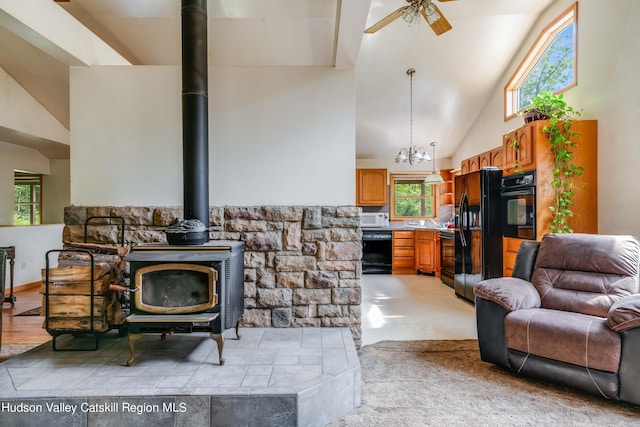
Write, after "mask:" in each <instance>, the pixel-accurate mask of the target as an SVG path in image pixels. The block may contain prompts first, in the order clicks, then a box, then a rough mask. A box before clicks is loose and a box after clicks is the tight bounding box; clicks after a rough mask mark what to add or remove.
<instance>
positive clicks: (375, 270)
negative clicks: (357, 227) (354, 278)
mask: <svg viewBox="0 0 640 427" xmlns="http://www.w3.org/2000/svg"><path fill="white" fill-rule="evenodd" d="M391 241H392V231H391V230H375V229H373V230H362V273H363V274H390V273H391V260H392V258H391V246H392V245H391Z"/></svg>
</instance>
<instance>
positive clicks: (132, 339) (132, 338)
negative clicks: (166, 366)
mask: <svg viewBox="0 0 640 427" xmlns="http://www.w3.org/2000/svg"><path fill="white" fill-rule="evenodd" d="M239 327H240V321H239V320H238V321H237V322H236V327H235V329H236V338H237V339H240V333H239ZM165 336H166V335H165V334H164V333H163V334H162V339H164V338H165ZM209 336H210V337H211V339H212V340H214V341H215V342H216V344H217V345H218V359H219V363H220V366H222V365H224V357H222V350H223V349H224V335H223V333H219V334H214V333H213V332H211V333H209ZM140 338H142V333H129V360H127V362H126V363H125V366H131V365H133V361H134V360H135V354H134V350H135V344H136V341H138V340H139V339H140Z"/></svg>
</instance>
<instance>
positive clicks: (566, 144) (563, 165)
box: [525, 92, 584, 233]
mask: <svg viewBox="0 0 640 427" xmlns="http://www.w3.org/2000/svg"><path fill="white" fill-rule="evenodd" d="M562 98H563V94H559V95H556V94H553V93H551V92H541V93H539V94H538V95H536V97H535V98H534V99H533V100H532V101H531V104H530V105H529V106H528V107H527V108H526V109H525V111H531V110H535V111H536V113H540V114H541V115H543V116H546V118H547V119H548V120H549V126H544V127H543V128H542V131H543V132H544V133H545V134H547V136H548V137H549V142H550V145H551V152H552V153H553V159H554V164H553V171H552V172H553V180H552V181H551V186H552V187H553V189H554V193H555V197H554V203H553V205H551V206H549V209H550V210H551V214H552V222H551V226H550V227H549V230H550V231H551V232H552V233H572V232H573V229H572V228H571V227H569V225H568V220H569V218H571V217H573V216H574V212H573V210H572V209H571V208H572V206H573V202H572V200H571V199H572V198H573V196H574V195H575V194H576V190H577V189H578V188H581V187H583V185H584V184H579V185H576V184H575V182H574V181H575V180H574V178H575V177H578V176H580V175H582V173H583V172H584V168H583V167H582V166H578V165H575V164H574V163H573V151H572V150H573V148H574V147H577V146H578V144H577V143H576V142H575V138H576V137H577V136H579V134H577V133H575V132H573V130H572V125H573V121H574V120H575V119H576V117H578V116H580V115H581V113H582V112H581V111H577V110H575V109H574V108H573V107H571V106H569V105H567V103H566V102H565V101H564V100H563V99H562Z"/></svg>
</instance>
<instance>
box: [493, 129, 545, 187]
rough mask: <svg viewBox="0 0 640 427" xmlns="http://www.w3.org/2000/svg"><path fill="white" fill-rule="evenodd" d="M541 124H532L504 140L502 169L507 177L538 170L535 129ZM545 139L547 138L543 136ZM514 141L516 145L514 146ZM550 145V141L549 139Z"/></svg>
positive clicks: (507, 135) (510, 134)
mask: <svg viewBox="0 0 640 427" xmlns="http://www.w3.org/2000/svg"><path fill="white" fill-rule="evenodd" d="M536 124H538V125H539V124H540V122H532V123H529V124H527V125H525V126H522V127H521V128H519V129H517V130H515V131H512V132H509V133H508V134H506V135H504V137H503V139H502V150H503V157H502V160H503V161H502V163H503V167H502V169H503V170H504V171H505V175H511V174H513V173H518V172H521V171H530V170H534V169H535V168H536V165H535V154H534V137H535V136H534V129H535V128H537V127H540V128H541V126H537V125H536ZM542 136H543V137H544V138H546V136H545V135H544V134H543V135H542ZM514 141H515V143H516V145H514ZM547 144H548V139H547Z"/></svg>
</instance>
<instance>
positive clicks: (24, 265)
mask: <svg viewBox="0 0 640 427" xmlns="http://www.w3.org/2000/svg"><path fill="white" fill-rule="evenodd" d="M20 267H21V268H22V269H23V270H26V269H27V261H22V264H20Z"/></svg>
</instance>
